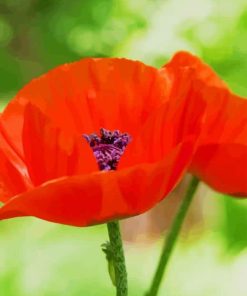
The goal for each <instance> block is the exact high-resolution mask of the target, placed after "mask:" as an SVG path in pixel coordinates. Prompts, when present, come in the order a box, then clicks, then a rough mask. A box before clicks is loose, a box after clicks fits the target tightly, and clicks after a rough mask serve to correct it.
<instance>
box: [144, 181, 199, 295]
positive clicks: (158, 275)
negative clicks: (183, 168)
mask: <svg viewBox="0 0 247 296" xmlns="http://www.w3.org/2000/svg"><path fill="white" fill-rule="evenodd" d="M198 184H199V180H198V179H197V178H196V177H193V178H192V180H191V182H190V184H189V187H188V190H187V192H186V194H185V197H184V199H183V201H182V203H181V205H180V208H179V210H178V212H177V215H176V216H175V218H174V220H173V223H172V226H171V228H170V231H169V233H168V235H167V238H166V241H165V243H164V246H163V249H162V252H161V256H160V260H159V264H158V266H157V269H156V272H155V275H154V278H153V281H152V285H151V288H150V290H149V292H148V293H147V294H146V295H147V296H156V295H158V291H159V288H160V284H161V281H162V278H163V275H164V273H165V271H166V268H167V264H168V262H169V259H170V257H171V254H172V251H173V249H174V246H175V243H176V241H177V238H178V235H179V232H180V229H181V227H182V224H183V221H184V218H185V216H186V214H187V212H188V209H189V206H190V204H191V202H192V199H193V197H194V195H195V192H196V189H197V187H198Z"/></svg>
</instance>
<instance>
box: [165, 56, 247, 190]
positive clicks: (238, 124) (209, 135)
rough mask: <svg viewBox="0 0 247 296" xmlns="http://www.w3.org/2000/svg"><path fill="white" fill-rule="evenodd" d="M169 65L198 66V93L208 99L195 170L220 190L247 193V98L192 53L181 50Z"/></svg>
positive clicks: (195, 71) (196, 72)
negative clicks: (239, 94) (235, 91)
mask: <svg viewBox="0 0 247 296" xmlns="http://www.w3.org/2000/svg"><path fill="white" fill-rule="evenodd" d="M165 68H169V71H171V72H174V71H177V70H178V69H179V70H180V71H181V70H182V69H183V68H184V69H189V68H190V69H194V72H193V73H194V75H195V77H193V79H194V80H197V82H196V84H197V85H200V87H199V88H198V92H197V97H200V98H202V99H203V100H205V101H206V103H207V111H206V117H205V122H204V125H203V129H202V133H201V137H200V140H199V147H198V149H197V152H196V154H195V156H194V158H193V161H192V165H191V168H190V170H191V172H192V173H194V174H195V175H196V176H198V177H199V178H200V179H202V180H203V181H204V182H206V183H208V184H209V185H210V186H211V187H213V188H214V189H216V190H217V191H219V192H223V193H226V194H230V195H236V196H247V100H246V99H244V98H241V97H239V96H237V95H235V94H233V93H232V92H231V91H230V90H229V89H228V87H227V85H226V84H225V83H224V82H223V81H222V80H221V79H220V78H219V77H218V76H217V75H216V74H215V73H214V71H213V70H212V69H211V68H210V67H209V66H207V65H206V64H204V63H203V62H202V61H201V60H200V59H199V58H197V57H195V56H193V55H191V54H190V53H187V52H179V53H177V54H176V55H175V56H174V57H173V59H172V60H171V61H170V63H169V64H168V65H166V66H165ZM175 69H176V70H175Z"/></svg>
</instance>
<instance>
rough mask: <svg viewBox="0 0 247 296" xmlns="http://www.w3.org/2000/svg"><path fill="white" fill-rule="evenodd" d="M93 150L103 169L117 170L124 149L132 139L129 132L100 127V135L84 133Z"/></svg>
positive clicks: (100, 167)
mask: <svg viewBox="0 0 247 296" xmlns="http://www.w3.org/2000/svg"><path fill="white" fill-rule="evenodd" d="M83 137H84V138H85V139H86V141H87V142H88V143H89V145H90V147H91V148H92V150H93V154H94V156H95V158H96V160H97V163H98V165H99V169H100V170H101V171H110V170H116V169H117V165H118V162H119V160H120V158H121V156H122V155H123V153H124V150H125V148H126V146H127V145H128V143H129V142H130V140H131V137H130V135H128V134H127V133H120V132H119V131H118V130H115V131H109V130H106V129H104V128H101V129H100V135H97V134H91V135H83Z"/></svg>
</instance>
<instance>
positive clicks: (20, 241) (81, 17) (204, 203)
mask: <svg viewBox="0 0 247 296" xmlns="http://www.w3.org/2000/svg"><path fill="white" fill-rule="evenodd" d="M246 40H247V3H246V0H228V1H225V0H224V1H223V0H197V1H193V0H180V1H178V0H163V1H162V0H135V1H131V0H119V1H114V0H88V1H86V0H84V1H66V0H59V1H56V0H0V104H1V109H2V108H3V107H4V105H5V104H6V103H7V101H8V100H9V99H11V97H12V96H13V95H14V94H15V93H16V91H17V90H18V89H20V88H21V87H22V86H23V85H24V84H25V83H27V82H28V81H29V80H30V79H32V78H33V77H35V76H37V75H39V74H41V73H44V72H46V71H47V70H48V69H51V68H52V67H54V66H56V65H59V64H61V63H65V62H69V61H74V60H77V59H80V58H82V57H86V56H95V57H106V56H121V57H128V58H133V59H138V60H142V61H143V62H145V63H148V64H151V65H154V66H161V65H162V64H164V63H165V62H166V61H167V59H169V57H171V55H172V54H173V53H174V52H175V51H177V50H180V49H186V50H190V51H192V52H194V53H196V54H198V55H200V56H201V57H202V58H203V59H204V60H205V61H206V62H207V63H209V64H210V65H211V66H212V67H213V68H214V69H215V70H216V71H217V73H219V75H220V76H221V77H222V78H224V79H225V80H226V81H227V82H228V83H229V85H230V86H231V88H232V89H233V90H234V91H235V92H237V93H238V94H240V95H245V96H247V83H246V82H247V79H246V77H247V55H246V53H247V42H246ZM183 189H184V186H183V184H182V185H180V190H179V191H178V192H176V191H175V194H177V197H176V199H174V202H173V199H172V197H171V198H170V199H167V200H165V202H164V203H163V205H162V206H160V207H159V208H158V209H155V210H154V211H156V212H150V213H148V214H146V215H143V216H141V217H139V218H134V219H129V221H126V222H124V223H123V232H124V237H125V239H126V242H125V249H126V258H127V267H128V271H129V282H130V295H132V296H138V295H143V292H144V291H145V290H146V289H147V287H148V286H149V282H150V280H151V278H150V277H151V274H152V272H153V270H154V268H155V265H156V262H157V260H158V256H159V251H160V248H161V242H162V237H164V234H165V233H166V229H167V225H168V224H169V223H166V221H168V222H169V221H170V220H171V218H172V217H171V216H169V215H167V212H166V208H168V207H169V208H171V207H172V208H174V209H175V208H176V206H177V203H178V201H179V198H180V195H181V192H183ZM153 213H158V215H156V214H155V215H154V214H153ZM133 229H134V230H133ZM154 230H155V231H154ZM106 239H107V232H106V228H105V226H104V225H101V226H97V227H91V228H83V229H80V228H73V227H68V226H63V225H56V224H52V223H48V222H45V221H40V220H38V219H34V218H22V219H15V220H9V221H4V222H1V223H0V295H1V296H57V295H59V296H81V295H85V296H95V295H102V296H104V295H105V296H111V295H114V289H113V287H112V286H111V283H110V280H109V278H108V275H107V266H106V262H105V258H104V255H103V253H102V252H101V250H100V245H101V243H103V242H105V240H106ZM246 246H247V202H246V201H244V200H236V199H232V198H230V197H224V196H222V195H219V194H216V193H214V192H212V191H210V190H208V189H207V188H205V187H204V186H202V187H201V188H200V192H199V194H198V195H197V198H196V201H195V203H194V205H193V207H192V208H191V210H190V213H189V216H188V219H187V223H186V226H185V227H184V229H183V233H182V235H181V238H180V241H179V244H178V245H177V248H176V251H175V253H174V256H173V258H172V260H171V262H170V266H169V270H168V273H167V278H166V281H165V282H164V285H163V286H162V289H161V292H160V295H166V296H235V295H238V296H244V295H245V296H246V295H247V282H246V274H247V249H246Z"/></svg>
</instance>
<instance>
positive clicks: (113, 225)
mask: <svg viewBox="0 0 247 296" xmlns="http://www.w3.org/2000/svg"><path fill="white" fill-rule="evenodd" d="M107 229H108V234H109V239H110V248H111V252H112V256H113V258H112V259H113V266H114V271H115V285H116V296H127V295H128V282H127V271H126V266H125V258H124V250H123V243H122V238H121V233H120V227H119V222H118V221H112V222H108V223H107Z"/></svg>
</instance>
